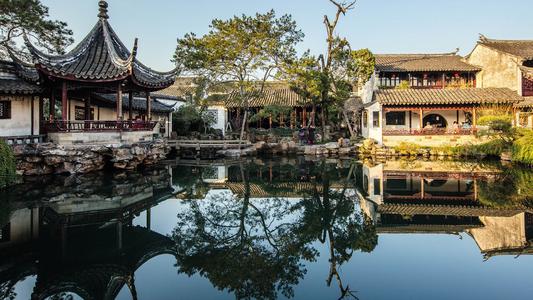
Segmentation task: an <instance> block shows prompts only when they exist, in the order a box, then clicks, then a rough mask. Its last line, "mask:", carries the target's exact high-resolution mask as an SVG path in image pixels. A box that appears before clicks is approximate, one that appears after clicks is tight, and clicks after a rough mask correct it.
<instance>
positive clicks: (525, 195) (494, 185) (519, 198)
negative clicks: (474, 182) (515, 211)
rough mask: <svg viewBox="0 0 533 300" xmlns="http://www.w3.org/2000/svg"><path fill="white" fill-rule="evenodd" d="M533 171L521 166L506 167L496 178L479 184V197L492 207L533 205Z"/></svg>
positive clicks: (482, 201)
mask: <svg viewBox="0 0 533 300" xmlns="http://www.w3.org/2000/svg"><path fill="white" fill-rule="evenodd" d="M531 182H533V173H532V172H531V171H530V170H528V169H524V168H521V167H517V166H513V167H509V168H506V169H505V170H504V171H503V173H502V174H501V175H499V176H498V177H497V178H495V179H494V180H489V181H485V180H483V181H481V182H479V185H478V190H479V192H478V198H479V201H480V202H481V203H483V204H484V205H487V206H491V207H500V208H504V207H516V206H517V205H518V206H520V205H524V206H527V207H529V208H531V207H533V205H532V204H533V202H532V199H533V185H532V184H531Z"/></svg>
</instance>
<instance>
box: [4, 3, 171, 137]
mask: <svg viewBox="0 0 533 300" xmlns="http://www.w3.org/2000/svg"><path fill="white" fill-rule="evenodd" d="M107 7H108V4H107V2H106V1H100V2H99V14H98V21H97V23H96V24H95V26H94V27H93V29H92V30H91V31H90V32H89V33H88V34H87V36H86V37H85V38H84V39H83V40H82V41H81V42H80V43H79V44H78V45H76V47H74V48H73V49H72V50H71V51H70V52H68V53H67V54H65V55H49V54H46V53H44V52H42V51H40V50H39V49H37V48H36V47H35V46H34V45H33V44H32V42H31V41H30V39H29V38H28V37H27V36H24V39H25V42H26V46H27V48H28V49H29V52H30V56H31V58H32V60H33V62H32V64H29V63H26V62H24V61H23V60H21V59H20V58H19V57H17V56H16V55H15V54H14V53H10V56H11V59H12V61H13V62H12V63H10V68H11V69H12V70H11V71H12V72H11V73H12V75H13V76H15V77H16V79H17V83H18V85H19V86H22V87H25V90H24V92H25V94H24V95H25V96H28V95H31V96H32V97H34V98H37V97H38V108H35V106H36V105H35V103H34V102H36V100H37V99H31V100H30V103H31V115H32V116H33V115H38V116H39V119H38V120H39V122H38V123H39V124H38V125H39V127H40V129H39V133H45V134H48V138H49V140H51V141H54V142H57V143H61V141H62V140H64V136H65V135H68V140H69V141H72V140H74V141H76V140H79V141H80V142H85V141H94V142H109V141H112V140H110V139H114V138H115V137H116V134H109V133H116V132H120V133H121V141H129V142H135V141H139V140H148V139H151V138H152V131H153V130H154V128H155V127H156V125H157V122H156V121H154V119H153V116H152V111H153V99H152V98H151V93H153V92H156V91H159V90H162V89H165V88H167V87H169V86H171V85H172V84H173V83H174V81H175V77H176V71H175V70H173V71H170V72H165V73H163V72H157V71H154V70H152V69H151V68H149V67H147V66H146V65H144V64H142V63H141V62H140V61H139V60H138V59H137V57H136V56H137V51H138V46H137V39H135V43H134V45H133V47H132V49H131V51H130V50H129V49H128V48H127V47H126V46H125V45H124V44H123V43H122V42H121V41H120V38H119V37H118V35H117V34H116V33H115V31H114V30H113V28H112V27H111V25H110V24H109V21H108V19H109V16H108V13H107V12H108V11H107ZM9 92H10V94H11V95H12V96H14V95H15V96H16V95H20V91H16V90H15V91H13V90H10V91H9ZM102 95H107V96H102ZM109 95H113V96H112V97H113V98H114V99H115V101H114V107H113V108H112V110H111V111H112V113H111V114H108V115H107V118H106V119H105V120H103V119H99V120H95V114H94V110H96V109H99V108H100V106H99V103H101V102H102V101H104V100H106V99H107V100H109V97H110V96H109ZM124 95H127V98H126V99H127V101H124V100H123V98H124ZM139 97H143V98H144V100H143V101H145V104H143V105H142V106H143V110H144V111H143V113H138V114H137V116H136V117H134V114H133V113H134V110H136V111H139V107H138V106H139V105H137V109H136V108H135V107H134V106H135V103H139ZM73 99H75V100H76V101H78V102H80V103H81V104H82V105H81V106H80V107H79V109H78V108H77V109H78V111H76V112H75V113H71V109H70V102H69V101H71V100H73ZM58 100H59V103H56V101H58ZM11 102H15V101H13V100H12V101H11ZM45 102H46V103H47V106H48V108H47V109H45ZM124 102H126V103H127V106H126V107H124ZM6 103H7V101H6ZM57 106H58V107H60V108H61V110H58V111H57V112H56V107H57ZM6 107H7V104H6ZM9 108H10V109H11V106H10V107H9ZM108 108H109V107H108ZM163 110H164V111H165V113H166V118H167V121H168V119H169V117H168V116H169V115H168V113H169V112H170V111H172V110H171V109H167V110H165V109H163ZM45 111H47V112H48V114H47V116H45ZM159 111H161V109H159ZM75 116H76V118H75ZM80 119H82V120H80ZM32 120H33V118H32ZM15 121H16V120H15ZM33 123H37V122H36V121H32V124H33ZM0 125H1V124H0ZM31 134H35V132H34V129H33V127H32V132H31ZM88 136H90V138H88Z"/></svg>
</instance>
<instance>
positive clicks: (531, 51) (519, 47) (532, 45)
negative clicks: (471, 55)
mask: <svg viewBox="0 0 533 300" xmlns="http://www.w3.org/2000/svg"><path fill="white" fill-rule="evenodd" d="M478 44H480V45H484V46H487V47H489V48H492V49H495V50H498V51H501V52H504V53H508V54H511V55H514V56H516V57H519V58H521V59H524V60H531V59H533V40H494V39H489V38H486V37H485V36H481V38H480V40H479V42H478Z"/></svg>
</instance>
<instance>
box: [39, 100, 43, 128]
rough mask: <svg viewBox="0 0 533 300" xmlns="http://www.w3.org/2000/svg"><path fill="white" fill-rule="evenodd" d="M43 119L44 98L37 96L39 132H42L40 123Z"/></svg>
mask: <svg viewBox="0 0 533 300" xmlns="http://www.w3.org/2000/svg"><path fill="white" fill-rule="evenodd" d="M43 120H44V98H43V96H42V95H41V96H39V134H41V133H42V128H41V127H42V124H43V123H44V122H43Z"/></svg>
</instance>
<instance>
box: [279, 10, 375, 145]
mask: <svg viewBox="0 0 533 300" xmlns="http://www.w3.org/2000/svg"><path fill="white" fill-rule="evenodd" d="M329 1H330V2H331V3H332V4H333V5H335V7H336V8H337V12H336V14H335V16H334V17H333V19H331V18H330V17H328V16H327V15H326V16H324V25H325V27H326V34H327V39H326V49H327V50H326V53H325V54H321V55H319V56H318V57H316V58H315V57H314V56H311V55H309V52H306V53H305V54H304V56H303V57H302V58H300V59H299V60H295V61H293V63H292V64H290V65H288V68H287V70H288V71H287V74H289V76H288V78H289V83H290V85H291V86H292V87H293V89H294V90H295V91H296V92H297V93H299V94H300V95H302V96H303V97H304V98H305V97H306V96H310V95H312V96H314V97H316V98H315V99H314V101H312V103H313V107H314V108H315V106H316V105H317V104H319V105H320V106H321V108H322V109H321V123H322V124H321V125H322V130H323V135H324V137H326V123H327V122H326V117H327V111H328V109H329V108H330V107H332V108H335V109H337V110H339V111H342V113H343V115H344V118H345V119H346V121H347V123H348V126H349V128H350V133H351V134H352V135H354V130H353V129H352V128H351V126H350V122H349V120H348V116H347V113H346V111H345V110H344V102H345V101H346V100H347V99H348V98H349V97H350V95H351V93H352V91H353V89H354V88H355V87H359V86H361V85H363V84H365V83H366V82H367V81H368V80H369V79H370V77H371V76H372V74H373V73H374V66H375V57H374V55H373V54H372V53H371V52H370V51H369V50H368V49H362V50H352V49H351V47H350V44H349V43H348V41H347V40H346V39H344V38H341V37H339V36H338V35H337V34H336V32H335V30H336V28H337V24H338V23H339V20H340V18H341V16H344V15H346V13H347V12H348V11H350V10H352V9H353V8H354V6H355V3H356V1H352V2H338V1H334V0H329ZM294 75H296V76H294ZM313 83H314V84H313ZM318 83H319V84H318ZM317 89H318V90H317ZM317 94H318V97H317Z"/></svg>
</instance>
